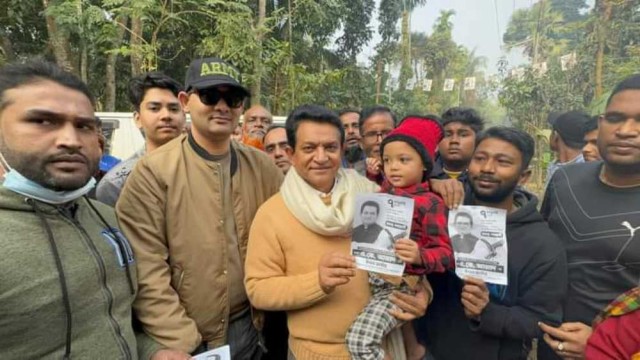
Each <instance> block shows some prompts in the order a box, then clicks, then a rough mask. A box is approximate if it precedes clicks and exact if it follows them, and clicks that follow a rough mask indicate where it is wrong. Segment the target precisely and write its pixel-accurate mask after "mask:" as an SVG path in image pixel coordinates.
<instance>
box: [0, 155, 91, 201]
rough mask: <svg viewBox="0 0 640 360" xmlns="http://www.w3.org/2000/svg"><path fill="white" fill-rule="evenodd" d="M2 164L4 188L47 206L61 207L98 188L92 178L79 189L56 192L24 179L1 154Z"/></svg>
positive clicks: (0, 160)
mask: <svg viewBox="0 0 640 360" xmlns="http://www.w3.org/2000/svg"><path fill="white" fill-rule="evenodd" d="M0 162H1V163H2V164H0V165H3V167H4V168H5V174H4V182H3V183H2V186H3V187H4V188H6V189H8V190H11V191H13V192H15V193H18V194H21V195H24V196H26V197H29V198H32V199H35V200H39V201H42V202H45V203H47V204H52V205H61V204H65V203H68V202H70V201H73V200H76V199H78V198H80V197H82V196H84V195H86V194H87V193H89V191H91V189H93V188H94V187H95V186H96V179H95V178H93V177H92V178H91V179H90V180H89V181H88V182H87V183H86V184H85V185H84V186H83V187H81V188H79V189H75V190H68V191H55V190H51V189H49V188H47V187H44V186H42V185H40V184H38V183H37V182H35V181H33V180H30V179H28V178H26V177H24V176H23V175H22V174H20V173H19V172H18V171H17V170H16V169H13V168H11V166H10V165H9V163H8V162H7V161H6V160H5V158H4V156H3V155H2V153H0Z"/></svg>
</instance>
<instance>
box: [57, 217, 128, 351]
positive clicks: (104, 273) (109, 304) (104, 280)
mask: <svg viewBox="0 0 640 360" xmlns="http://www.w3.org/2000/svg"><path fill="white" fill-rule="evenodd" d="M60 213H61V214H62V216H63V217H64V218H65V219H67V220H68V221H69V222H71V223H72V224H73V225H74V226H75V227H76V228H77V229H78V230H80V233H82V238H83V240H84V241H85V243H87V245H88V246H89V249H90V250H91V254H92V255H93V257H94V258H95V259H96V262H97V263H98V270H99V272H100V280H101V284H100V285H102V290H103V291H104V292H105V293H106V295H107V315H108V316H107V317H108V318H109V324H111V328H112V330H113V331H114V332H115V334H116V339H117V342H118V345H119V347H120V350H122V352H123V353H124V355H125V359H132V357H131V350H130V349H129V345H128V344H127V341H126V340H125V339H124V336H122V330H120V325H118V322H117V321H116V319H115V318H114V317H113V294H112V293H111V290H109V287H107V270H106V268H105V265H104V261H102V257H101V256H100V254H99V253H98V249H97V248H96V246H95V245H94V244H93V242H92V241H91V237H90V236H89V234H88V233H87V231H86V230H85V229H84V227H82V225H81V224H80V223H79V222H77V221H76V220H75V219H73V218H70V217H69V216H67V215H66V214H65V213H64V212H63V211H60ZM125 261H126V259H125Z"/></svg>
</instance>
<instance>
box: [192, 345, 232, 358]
mask: <svg viewBox="0 0 640 360" xmlns="http://www.w3.org/2000/svg"><path fill="white" fill-rule="evenodd" d="M191 359H193V360H231V348H230V347H229V345H225V346H222V347H219V348H215V349H213V350H209V351H207V352H203V353H202V354H198V355H196V356H194V357H192V358H191Z"/></svg>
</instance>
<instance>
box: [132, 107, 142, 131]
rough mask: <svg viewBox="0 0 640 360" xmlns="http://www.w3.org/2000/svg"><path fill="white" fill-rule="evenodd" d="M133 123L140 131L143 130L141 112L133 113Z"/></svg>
mask: <svg viewBox="0 0 640 360" xmlns="http://www.w3.org/2000/svg"><path fill="white" fill-rule="evenodd" d="M133 122H134V124H136V127H137V128H138V129H142V122H141V121H140V112H139V111H134V112H133Z"/></svg>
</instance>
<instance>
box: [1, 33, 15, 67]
mask: <svg viewBox="0 0 640 360" xmlns="http://www.w3.org/2000/svg"><path fill="white" fill-rule="evenodd" d="M0 49H2V53H3V54H4V59H5V60H6V61H7V62H13V61H14V60H15V59H16V53H15V52H14V51H13V43H12V42H11V39H10V38H9V36H7V35H6V34H4V33H2V35H0Z"/></svg>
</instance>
